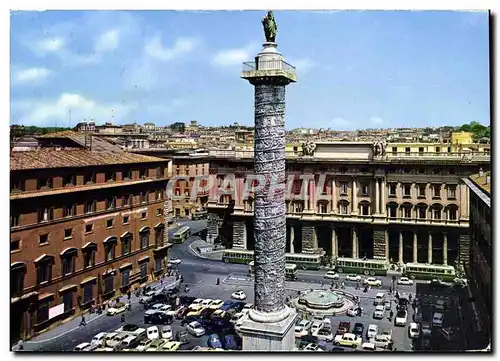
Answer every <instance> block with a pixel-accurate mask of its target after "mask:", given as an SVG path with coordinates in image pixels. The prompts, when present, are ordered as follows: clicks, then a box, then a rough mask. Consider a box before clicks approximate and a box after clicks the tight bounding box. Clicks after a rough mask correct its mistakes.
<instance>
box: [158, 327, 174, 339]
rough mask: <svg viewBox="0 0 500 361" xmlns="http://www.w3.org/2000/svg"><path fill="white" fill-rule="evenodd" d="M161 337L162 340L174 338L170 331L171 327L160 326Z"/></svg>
mask: <svg viewBox="0 0 500 361" xmlns="http://www.w3.org/2000/svg"><path fill="white" fill-rule="evenodd" d="M161 338H162V339H164V340H171V339H173V338H174V334H173V332H172V327H170V326H163V327H162V328H161Z"/></svg>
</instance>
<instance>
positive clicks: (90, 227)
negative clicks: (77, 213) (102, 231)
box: [85, 224, 94, 233]
mask: <svg viewBox="0 0 500 361" xmlns="http://www.w3.org/2000/svg"><path fill="white" fill-rule="evenodd" d="M93 230H94V225H93V224H86V225H85V233H91V232H92V231H93Z"/></svg>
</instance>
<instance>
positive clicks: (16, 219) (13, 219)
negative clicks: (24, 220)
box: [10, 214, 21, 227]
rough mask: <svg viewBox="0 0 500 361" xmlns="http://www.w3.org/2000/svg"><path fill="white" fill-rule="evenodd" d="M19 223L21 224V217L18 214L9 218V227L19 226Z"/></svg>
mask: <svg viewBox="0 0 500 361" xmlns="http://www.w3.org/2000/svg"><path fill="white" fill-rule="evenodd" d="M20 222H21V215H20V214H11V216H10V226H11V227H17V226H19V224H20Z"/></svg>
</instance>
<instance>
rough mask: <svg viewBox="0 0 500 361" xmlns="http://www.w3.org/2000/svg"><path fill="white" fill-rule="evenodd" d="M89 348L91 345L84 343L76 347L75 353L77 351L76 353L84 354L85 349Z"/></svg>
mask: <svg viewBox="0 0 500 361" xmlns="http://www.w3.org/2000/svg"><path fill="white" fill-rule="evenodd" d="M89 346H90V343H88V342H82V343H80V344H78V345H76V346H75V348H74V349H73V351H75V352H82V351H83V350H84V349H85V348H87V347H89Z"/></svg>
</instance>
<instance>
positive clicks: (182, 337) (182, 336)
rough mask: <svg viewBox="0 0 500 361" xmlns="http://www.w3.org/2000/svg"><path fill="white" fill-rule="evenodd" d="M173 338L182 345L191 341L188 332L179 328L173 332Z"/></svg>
mask: <svg viewBox="0 0 500 361" xmlns="http://www.w3.org/2000/svg"><path fill="white" fill-rule="evenodd" d="M175 340H176V341H179V342H180V343H181V344H182V345H184V344H186V343H189V342H190V341H191V337H189V332H187V331H186V330H181V331H179V332H177V333H176V334H175Z"/></svg>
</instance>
